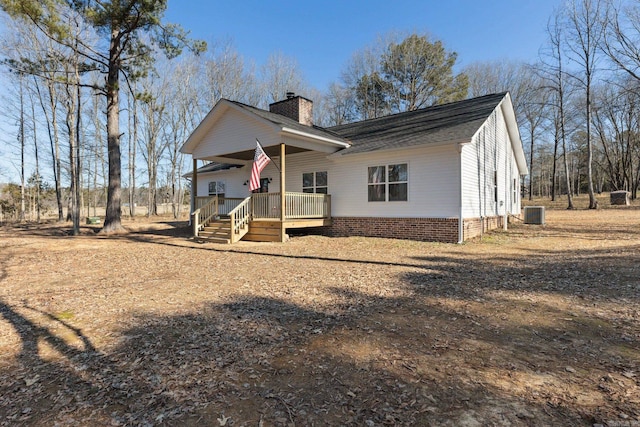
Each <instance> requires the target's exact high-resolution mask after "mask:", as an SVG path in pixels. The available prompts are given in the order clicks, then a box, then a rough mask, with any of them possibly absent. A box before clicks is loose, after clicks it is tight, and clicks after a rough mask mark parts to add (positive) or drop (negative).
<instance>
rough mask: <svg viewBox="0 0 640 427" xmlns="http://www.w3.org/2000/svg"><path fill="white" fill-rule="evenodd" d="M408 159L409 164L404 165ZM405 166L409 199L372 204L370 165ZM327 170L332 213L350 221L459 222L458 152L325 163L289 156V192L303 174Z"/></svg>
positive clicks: (319, 156)
mask: <svg viewBox="0 0 640 427" xmlns="http://www.w3.org/2000/svg"><path fill="white" fill-rule="evenodd" d="M407 159H410V160H407ZM390 164H407V168H408V182H409V184H408V195H407V199H408V200H407V201H406V202H402V203H370V202H369V201H368V197H367V196H368V194H367V184H368V183H367V171H368V168H369V167H370V166H375V165H390ZM310 170H322V171H325V170H326V171H327V173H328V176H329V183H328V192H329V194H330V195H331V210H332V212H331V214H332V215H333V216H352V217H397V218H457V217H458V213H459V207H458V206H459V200H460V197H459V188H460V181H459V176H458V173H457V171H458V151H457V148H456V147H455V146H454V145H445V146H437V147H425V146H423V147H419V148H412V149H405V150H395V151H387V152H378V153H372V154H357V155H356V154H354V155H347V156H344V157H340V156H336V157H331V158H327V155H326V154H323V153H317V152H312V153H298V154H293V155H290V156H287V169H286V172H287V191H298V192H301V191H302V180H301V179H300V177H301V176H302V174H303V173H305V172H309V171H310Z"/></svg>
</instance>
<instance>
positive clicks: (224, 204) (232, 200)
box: [196, 196, 244, 215]
mask: <svg viewBox="0 0 640 427" xmlns="http://www.w3.org/2000/svg"><path fill="white" fill-rule="evenodd" d="M214 197H217V196H198V197H196V209H198V208H200V207H202V206H204V205H206V204H207V203H209V201H210V200H211V199H213V198H214ZM243 200H244V199H243V198H242V197H218V215H229V212H231V211H232V210H233V209H234V208H235V207H236V206H238V205H239V204H240V203H242V201H243Z"/></svg>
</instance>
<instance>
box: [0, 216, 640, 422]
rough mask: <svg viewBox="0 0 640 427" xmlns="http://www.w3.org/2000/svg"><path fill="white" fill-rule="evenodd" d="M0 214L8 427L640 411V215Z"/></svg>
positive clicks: (594, 417)
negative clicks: (265, 230) (236, 238)
mask: <svg viewBox="0 0 640 427" xmlns="http://www.w3.org/2000/svg"><path fill="white" fill-rule="evenodd" d="M125 225H126V226H127V227H129V229H130V230H131V232H130V233H129V234H127V235H123V236H119V237H110V238H105V237H99V236H96V235H95V233H94V229H91V228H83V235H82V236H80V237H70V236H69V235H68V230H69V224H63V225H53V224H50V225H39V226H36V225H30V226H20V227H11V226H5V227H4V228H1V229H0V355H1V358H0V425H2V426H5V425H6V426H14V425H42V426H55V425H113V426H119V425H149V426H150V425H186V426H190V425H191V426H196V425H197V426H201V425H207V426H293V425H296V426H321V425H354V426H366V427H371V426H383V425H420V426H430V425H433V426H491V425H495V426H540V425H555V426H569V425H570V426H575V425H585V426H596V425H603V426H640V304H639V303H640V279H639V278H640V209H638V208H637V207H630V208H620V209H603V210H598V211H587V210H578V211H571V212H568V211H564V210H548V211H547V225H545V226H533V225H523V224H515V225H513V226H512V227H511V228H510V230H509V231H508V232H503V231H499V232H494V233H490V234H487V235H485V236H484V237H483V238H482V239H481V240H476V241H472V242H468V243H465V244H463V245H450V244H436V243H419V242H409V241H397V240H385V239H367V238H325V237H318V236H301V237H295V238H293V239H292V240H290V241H289V242H288V243H285V244H270V243H262V244H258V243H245V242H241V243H240V244H237V245H233V246H227V245H216V244H199V243H195V242H193V241H191V240H189V238H188V231H187V229H186V226H185V224H184V223H172V222H169V221H164V220H156V221H155V222H144V221H141V220H138V221H137V222H127V223H125Z"/></svg>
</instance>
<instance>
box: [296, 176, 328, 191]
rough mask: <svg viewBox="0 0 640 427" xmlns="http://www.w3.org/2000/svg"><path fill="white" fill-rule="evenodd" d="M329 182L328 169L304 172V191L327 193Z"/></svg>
mask: <svg viewBox="0 0 640 427" xmlns="http://www.w3.org/2000/svg"><path fill="white" fill-rule="evenodd" d="M328 182H329V181H328V175H327V171H323V172H306V173H303V174H302V192H303V193H322V194H327V188H328Z"/></svg>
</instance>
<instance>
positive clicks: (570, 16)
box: [565, 0, 606, 209]
mask: <svg viewBox="0 0 640 427" xmlns="http://www.w3.org/2000/svg"><path fill="white" fill-rule="evenodd" d="M603 13H605V7H604V3H603V1H602V0H571V1H570V2H569V3H568V4H567V7H566V9H565V15H566V19H565V26H566V30H565V39H566V41H565V43H566V47H567V49H568V53H569V56H568V58H569V60H570V61H572V62H573V63H574V64H576V65H577V66H578V67H579V70H578V72H576V73H573V74H572V76H573V78H575V79H576V81H578V82H579V84H580V85H581V86H582V88H583V89H584V94H585V104H584V110H585V120H586V121H585V129H586V147H587V165H586V167H587V184H588V190H589V209H596V208H597V207H598V203H597V201H596V198H595V191H594V186H593V144H592V141H591V136H592V135H591V113H592V102H593V100H592V86H593V80H594V74H595V73H596V70H597V65H598V59H599V58H598V53H599V49H600V44H601V42H602V40H603V37H604V22H606V18H605V19H603Z"/></svg>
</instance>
